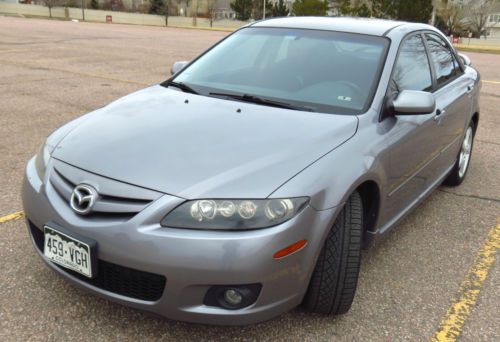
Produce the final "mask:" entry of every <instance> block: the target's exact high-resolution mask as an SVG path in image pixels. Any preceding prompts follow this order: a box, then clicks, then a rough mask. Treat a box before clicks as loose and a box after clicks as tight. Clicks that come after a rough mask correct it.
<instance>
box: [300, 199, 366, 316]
mask: <svg viewBox="0 0 500 342" xmlns="http://www.w3.org/2000/svg"><path fill="white" fill-rule="evenodd" d="M362 231H363V204H362V201H361V196H360V195H359V193H358V192H354V193H353V194H352V195H351V197H349V199H348V200H347V202H346V204H345V206H344V208H343V209H342V211H341V212H340V214H339V216H338V217H337V219H336V220H335V223H334V224H333V227H332V228H331V229H330V232H329V233H328V236H327V238H326V240H325V243H324V245H323V248H322V249H321V252H320V254H319V257H318V260H317V262H316V266H315V267H314V271H313V274H312V277H311V281H310V283H309V288H308V290H307V293H306V295H305V297H304V301H303V306H304V307H305V308H306V309H307V310H308V311H311V312H316V313H322V314H331V315H338V314H343V313H346V312H347V311H349V308H350V307H351V304H352V301H353V299H354V293H355V292H356V285H357V282H358V274H359V267H360V259H361V233H362Z"/></svg>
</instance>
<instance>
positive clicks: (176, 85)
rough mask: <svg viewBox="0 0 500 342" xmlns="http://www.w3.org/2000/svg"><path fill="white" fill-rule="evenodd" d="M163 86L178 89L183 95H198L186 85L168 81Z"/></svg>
mask: <svg viewBox="0 0 500 342" xmlns="http://www.w3.org/2000/svg"><path fill="white" fill-rule="evenodd" d="M165 85H166V86H168V87H169V86H172V87H176V88H179V89H180V90H182V91H183V92H185V93H191V94H198V92H197V91H196V90H194V89H193V88H191V87H190V86H188V85H187V84H186V83H182V82H175V81H168V82H166V83H165Z"/></svg>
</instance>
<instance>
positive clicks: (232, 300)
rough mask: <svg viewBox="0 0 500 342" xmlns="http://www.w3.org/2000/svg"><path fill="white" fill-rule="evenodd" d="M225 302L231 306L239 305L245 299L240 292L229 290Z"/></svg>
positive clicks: (225, 295)
mask: <svg viewBox="0 0 500 342" xmlns="http://www.w3.org/2000/svg"><path fill="white" fill-rule="evenodd" d="M224 300H225V301H226V302H227V303H228V304H230V305H238V304H240V303H241V301H242V300H243V297H242V296H241V293H239V292H238V291H236V290H234V289H229V290H226V291H225V292H224Z"/></svg>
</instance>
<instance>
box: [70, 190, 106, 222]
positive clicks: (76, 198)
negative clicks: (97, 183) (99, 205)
mask: <svg viewBox="0 0 500 342" xmlns="http://www.w3.org/2000/svg"><path fill="white" fill-rule="evenodd" d="M98 196H99V195H98V194H97V190H96V189H94V187H92V186H90V185H87V184H79V185H77V186H76V187H75V188H74V189H73V192H72V193H71V199H70V201H69V204H70V206H71V209H73V210H74V211H76V212H77V213H78V214H80V215H85V214H88V213H90V211H91V210H92V208H93V207H94V204H95V201H96V200H97V197H98Z"/></svg>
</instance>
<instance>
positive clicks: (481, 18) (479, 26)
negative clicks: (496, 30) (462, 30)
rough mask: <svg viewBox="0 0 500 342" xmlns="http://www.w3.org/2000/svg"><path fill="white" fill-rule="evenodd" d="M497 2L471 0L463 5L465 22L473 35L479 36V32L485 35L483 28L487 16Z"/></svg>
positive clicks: (495, 0) (491, 0)
mask: <svg viewBox="0 0 500 342" xmlns="http://www.w3.org/2000/svg"><path fill="white" fill-rule="evenodd" d="M498 3H499V2H498V0H473V1H469V2H468V3H467V4H466V5H465V11H466V13H467V18H466V22H467V24H468V25H469V27H470V29H471V31H472V33H473V34H474V36H475V37H477V38H479V37H481V34H484V36H485V37H486V30H485V28H486V24H487V22H488V17H489V16H490V14H492V13H493V11H494V9H495V7H496V6H498Z"/></svg>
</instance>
